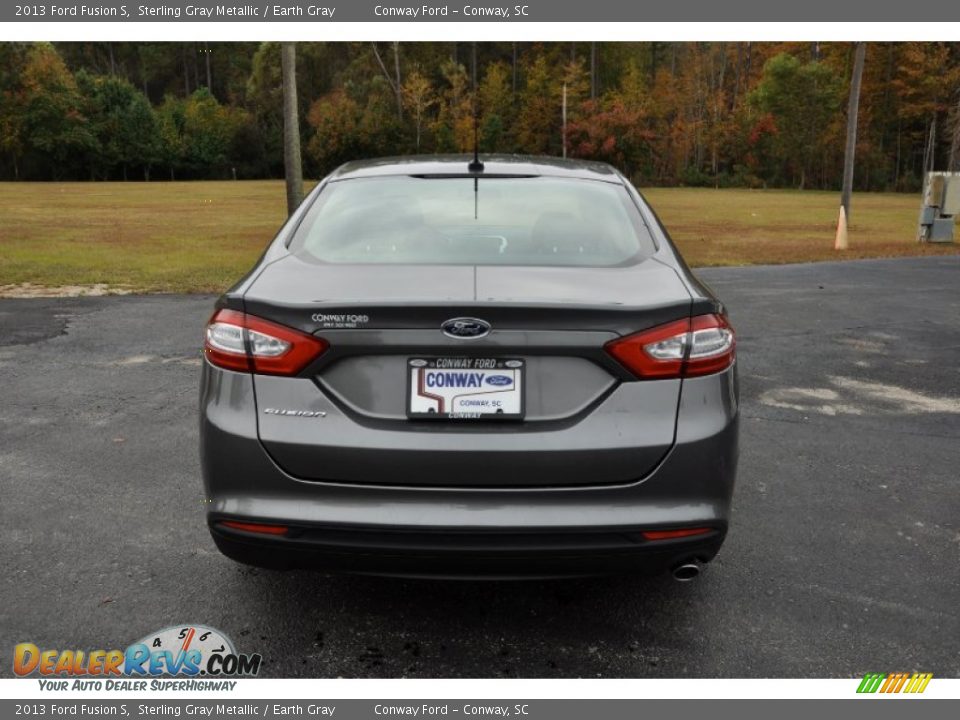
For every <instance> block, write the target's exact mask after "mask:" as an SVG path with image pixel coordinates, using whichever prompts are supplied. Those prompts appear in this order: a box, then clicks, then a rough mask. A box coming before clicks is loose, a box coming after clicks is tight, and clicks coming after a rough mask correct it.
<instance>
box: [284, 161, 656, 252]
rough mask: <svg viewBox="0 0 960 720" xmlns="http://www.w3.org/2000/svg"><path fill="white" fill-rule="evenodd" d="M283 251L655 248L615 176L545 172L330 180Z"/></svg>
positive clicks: (595, 249) (477, 250) (578, 250)
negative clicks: (508, 175)
mask: <svg viewBox="0 0 960 720" xmlns="http://www.w3.org/2000/svg"><path fill="white" fill-rule="evenodd" d="M290 248H291V250H292V251H293V252H294V253H296V254H297V255H298V256H300V257H301V258H302V259H305V260H308V261H312V262H323V263H404V264H412V263H417V264H450V265H572V266H592V267H600V266H612V265H622V264H628V263H632V262H637V261H639V260H640V259H642V258H643V257H646V256H647V255H650V254H651V253H653V252H654V250H655V246H654V243H653V239H652V238H651V237H650V234H649V232H648V230H647V228H646V226H645V225H644V223H643V220H642V218H641V217H640V213H639V212H638V211H637V208H636V206H635V205H634V204H633V201H632V199H631V198H630V196H629V195H628V194H627V191H626V190H625V189H624V188H623V187H622V186H621V185H618V184H612V183H605V182H599V181H595V180H575V179H568V178H553V177H528V178H502V177H499V178H498V177H486V178H484V177H481V178H478V179H474V178H469V177H467V178H449V177H448V178H417V177H409V176H391V177H376V178H357V179H352V180H340V181H335V182H332V183H330V184H329V185H327V187H325V188H324V189H323V190H322V191H321V192H320V195H319V196H318V197H317V199H316V201H315V202H314V204H313V206H312V207H311V208H310V210H309V212H308V213H307V215H306V217H305V218H304V220H303V222H302V223H301V224H300V227H299V228H298V229H297V232H296V235H295V236H294V239H293V242H292V244H291V246H290Z"/></svg>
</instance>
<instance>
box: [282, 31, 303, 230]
mask: <svg viewBox="0 0 960 720" xmlns="http://www.w3.org/2000/svg"><path fill="white" fill-rule="evenodd" d="M280 64H281V69H282V72H283V169H284V174H285V175H286V180H287V215H292V214H293V211H294V210H296V209H297V206H299V205H300V201H301V200H303V165H302V162H301V157H300V118H299V113H298V111H297V48H296V44H295V43H292V42H285V43H282V44H281V45H280Z"/></svg>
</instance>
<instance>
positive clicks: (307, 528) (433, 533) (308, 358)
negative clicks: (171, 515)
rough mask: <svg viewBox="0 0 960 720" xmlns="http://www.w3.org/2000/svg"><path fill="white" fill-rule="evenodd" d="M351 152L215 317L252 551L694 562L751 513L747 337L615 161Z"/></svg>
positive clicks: (226, 541) (396, 558) (688, 569)
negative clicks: (741, 448)
mask: <svg viewBox="0 0 960 720" xmlns="http://www.w3.org/2000/svg"><path fill="white" fill-rule="evenodd" d="M470 160H471V158H468V157H460V156H443V157H410V158H392V159H383V160H370V161H363V162H355V163H349V164H347V165H344V166H343V167H341V168H339V169H338V170H336V171H335V172H334V173H332V174H331V175H330V176H329V177H327V178H326V179H324V180H323V181H322V182H320V183H319V185H318V186H317V187H316V188H315V189H314V190H313V191H312V192H311V193H310V194H309V195H308V197H307V198H306V199H305V200H304V202H303V203H302V204H301V206H300V207H299V208H298V209H297V211H296V212H295V213H294V214H293V215H292V216H291V217H290V218H289V220H288V221H287V223H286V224H285V225H284V226H283V228H282V229H281V230H280V232H279V234H278V235H277V237H276V238H275V239H274V240H273V242H272V243H271V244H270V245H269V247H268V248H267V250H266V252H265V253H264V255H263V257H262V258H261V259H260V261H259V262H258V263H257V264H256V266H255V267H254V268H253V269H252V270H251V271H250V272H249V273H248V274H247V275H246V277H244V278H243V279H242V280H240V282H238V283H237V284H236V285H235V286H234V287H233V288H231V289H230V290H229V291H227V292H226V293H225V294H224V295H223V296H222V297H220V299H219V300H218V302H217V305H216V310H215V312H214V313H213V316H212V317H211V318H210V321H209V324H208V325H207V328H206V341H205V345H204V348H205V353H204V354H205V361H204V363H203V371H202V381H201V389H200V431H201V432H200V446H201V460H202V469H203V477H204V483H205V487H206V492H207V497H208V501H209V505H208V508H209V511H208V523H209V527H210V531H211V533H212V535H213V539H214V541H215V542H216V544H217V546H218V547H219V548H220V550H221V551H222V552H223V553H224V554H226V555H228V556H229V557H231V558H234V559H236V560H239V561H242V562H245V563H250V564H254V565H260V566H266V567H272V568H280V569H284V568H296V567H317V568H321V569H325V570H333V571H347V572H357V573H375V574H386V575H405V576H441V577H561V576H576V575H596V574H604V573H611V572H622V571H627V572H630V571H640V570H643V571H667V570H669V571H672V572H673V573H674V575H675V577H677V578H678V579H690V578H692V577H695V576H696V575H697V574H698V572H699V570H700V567H701V565H702V564H703V563H706V562H708V561H709V560H711V559H712V558H713V557H714V556H715V555H716V553H717V551H718V550H719V548H720V545H721V543H722V542H723V539H724V536H725V535H726V532H727V524H728V518H729V513H730V501H731V495H732V491H733V485H734V477H735V474H736V466H737V452H738V449H737V443H738V386H737V367H736V358H735V338H734V331H733V328H732V327H731V325H730V323H729V322H728V320H727V316H726V314H725V310H724V307H723V305H722V304H721V303H720V302H719V301H718V300H717V299H716V298H715V297H714V296H713V295H712V294H711V292H710V291H709V290H708V289H707V288H706V287H705V286H704V285H702V284H701V283H700V282H698V281H697V279H696V278H695V277H694V276H693V275H692V274H691V272H690V271H689V270H688V268H687V267H686V265H685V264H684V262H683V260H682V259H681V258H680V256H679V254H678V253H677V250H676V249H675V247H674V246H673V244H672V243H671V241H670V239H669V236H668V235H667V233H666V231H665V230H664V229H663V227H662V226H661V224H660V222H659V221H658V220H657V218H656V216H655V215H654V213H653V212H652V210H651V209H650V208H649V206H648V205H647V203H646V202H645V201H644V200H643V198H642V197H641V196H640V194H639V193H638V192H637V191H636V190H635V189H634V188H633V187H632V185H631V184H630V183H629V182H628V181H627V180H626V179H625V178H624V177H623V176H622V175H621V174H620V173H618V172H617V171H616V170H615V169H613V168H612V167H610V166H608V165H605V164H599V163H588V162H577V161H567V160H558V159H552V158H523V157H513V156H491V157H489V158H484V161H483V162H479V161H477V160H476V159H474V161H473V162H471V161H470Z"/></svg>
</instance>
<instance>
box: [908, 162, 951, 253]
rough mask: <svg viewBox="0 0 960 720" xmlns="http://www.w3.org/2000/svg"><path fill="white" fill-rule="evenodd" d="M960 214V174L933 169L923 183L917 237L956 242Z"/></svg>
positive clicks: (939, 241)
mask: <svg viewBox="0 0 960 720" xmlns="http://www.w3.org/2000/svg"><path fill="white" fill-rule="evenodd" d="M958 215H960V173H948V172H930V173H927V178H926V182H924V184H923V204H922V205H921V206H920V221H919V223H918V228H917V240H919V241H920V242H935V243H952V242H953V233H954V227H955V225H956V221H957V216H958Z"/></svg>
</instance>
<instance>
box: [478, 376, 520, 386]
mask: <svg viewBox="0 0 960 720" xmlns="http://www.w3.org/2000/svg"><path fill="white" fill-rule="evenodd" d="M484 382H485V383H486V384H487V385H496V386H497V387H503V386H504V385H510V384H512V383H513V378H512V377H510V376H509V375H491V376H489V377H488V378H487V379H486V380H484Z"/></svg>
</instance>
